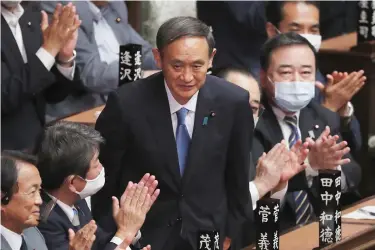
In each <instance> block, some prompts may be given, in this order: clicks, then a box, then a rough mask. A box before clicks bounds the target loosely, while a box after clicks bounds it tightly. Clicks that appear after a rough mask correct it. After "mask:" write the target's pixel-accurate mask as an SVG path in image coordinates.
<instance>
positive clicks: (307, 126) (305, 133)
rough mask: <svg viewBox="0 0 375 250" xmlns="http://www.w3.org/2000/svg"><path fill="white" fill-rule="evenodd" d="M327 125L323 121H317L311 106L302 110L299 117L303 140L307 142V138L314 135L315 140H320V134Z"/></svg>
mask: <svg viewBox="0 0 375 250" xmlns="http://www.w3.org/2000/svg"><path fill="white" fill-rule="evenodd" d="M324 128H325V124H324V123H323V121H322V120H320V119H317V116H316V115H315V114H314V112H313V110H312V109H311V107H310V105H308V106H307V107H306V108H303V109H302V110H301V113H300V116H299V129H300V130H301V139H302V141H305V140H306V138H307V137H312V136H313V135H314V137H315V139H318V137H319V136H320V134H321V133H322V132H323V130H324Z"/></svg>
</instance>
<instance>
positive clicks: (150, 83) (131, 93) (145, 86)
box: [116, 72, 164, 99]
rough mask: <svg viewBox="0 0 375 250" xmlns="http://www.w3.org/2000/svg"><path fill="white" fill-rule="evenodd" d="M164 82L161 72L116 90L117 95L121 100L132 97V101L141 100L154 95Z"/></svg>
mask: <svg viewBox="0 0 375 250" xmlns="http://www.w3.org/2000/svg"><path fill="white" fill-rule="evenodd" d="M163 81H164V77H163V74H162V73H161V72H159V73H156V74H153V75H151V76H149V77H147V78H142V79H139V80H137V81H134V82H130V83H126V84H123V85H122V86H120V87H119V88H118V89H117V90H116V94H117V95H118V96H119V98H120V99H128V98H129V97H131V99H134V98H140V97H142V96H145V95H148V94H150V93H152V92H153V91H154V88H155V87H156V86H160V85H162V84H163ZM163 86H164V85H163Z"/></svg>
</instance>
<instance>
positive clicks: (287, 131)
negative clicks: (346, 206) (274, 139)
mask: <svg viewBox="0 0 375 250" xmlns="http://www.w3.org/2000/svg"><path fill="white" fill-rule="evenodd" d="M272 110H273V113H274V114H275V116H276V119H277V121H278V123H279V125H280V128H281V131H282V133H283V137H284V141H285V143H286V146H287V147H288V148H289V137H290V135H291V134H292V130H291V128H290V127H289V125H288V124H287V123H286V122H285V121H284V118H285V113H284V112H283V111H282V110H281V109H279V108H277V107H275V106H272ZM295 116H296V117H297V128H298V134H299V135H300V138H301V130H300V128H299V116H300V112H299V111H298V112H296V113H295ZM305 163H306V165H307V168H306V170H305V173H306V179H307V184H308V186H309V187H311V186H312V183H313V178H314V177H315V176H318V175H319V172H318V171H316V170H314V169H313V168H312V167H311V166H310V164H309V161H308V158H306V160H305ZM337 170H340V171H341V166H338V167H337ZM341 190H342V191H345V190H346V179H345V174H344V171H341Z"/></svg>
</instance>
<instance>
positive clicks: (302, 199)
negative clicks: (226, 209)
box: [253, 32, 361, 229]
mask: <svg viewBox="0 0 375 250" xmlns="http://www.w3.org/2000/svg"><path fill="white" fill-rule="evenodd" d="M261 66H262V71H261V76H260V77H261V86H262V90H263V93H264V95H263V100H262V102H263V105H264V107H265V110H264V112H263V114H262V116H261V117H260V119H259V121H258V125H257V127H256V128H255V131H254V135H255V140H254V144H253V157H254V162H256V161H257V160H258V159H259V158H260V157H261V155H262V154H263V152H268V151H269V150H270V149H271V148H273V147H274V145H276V144H277V143H278V142H280V141H281V140H284V141H285V143H286V144H287V145H288V147H289V148H293V146H294V145H295V144H296V143H297V142H298V140H302V141H306V142H307V143H308V146H309V153H308V156H307V159H306V162H305V163H306V164H307V168H306V170H305V171H303V172H301V173H300V174H298V175H296V176H295V177H293V178H292V179H291V180H290V181H289V183H288V192H287V194H286V197H285V200H286V202H285V205H284V207H283V210H282V215H281V216H280V218H281V229H286V228H289V227H292V226H295V225H301V224H304V223H307V222H309V221H310V220H312V219H313V218H315V216H316V213H317V212H318V207H317V205H318V202H317V200H316V197H317V195H318V190H317V175H318V171H319V170H321V169H338V170H341V171H342V172H341V174H342V191H343V195H342V196H345V193H348V192H351V191H353V190H355V189H356V188H357V186H358V184H359V182H360V179H361V169H360V167H359V165H358V164H357V163H356V162H355V161H354V160H353V158H352V157H351V155H350V154H349V151H350V149H349V148H348V147H347V142H345V141H342V139H341V138H342V137H341V135H340V133H339V128H340V126H339V125H340V124H339V122H338V119H337V117H336V116H337V114H335V113H333V112H331V111H330V110H328V109H326V108H324V107H322V106H321V105H319V104H318V103H317V102H315V101H314V100H312V99H313V97H314V91H315V84H314V83H315V73H316V72H315V71H316V61H315V49H314V47H313V46H312V45H311V44H310V43H309V42H308V41H307V40H306V39H305V38H303V37H301V36H300V35H298V34H296V33H295V32H289V33H285V34H280V35H277V36H275V37H273V38H271V39H270V40H268V41H267V42H266V43H265V45H264V46H263V48H262V56H261ZM330 134H333V136H331V135H330Z"/></svg>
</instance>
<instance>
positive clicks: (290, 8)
mask: <svg viewBox="0 0 375 250" xmlns="http://www.w3.org/2000/svg"><path fill="white" fill-rule="evenodd" d="M319 7H320V5H319V2H318V1H269V2H268V3H267V5H266V11H265V12H266V19H267V23H266V30H267V35H268V38H271V37H273V36H275V35H277V34H281V33H286V32H295V33H298V34H300V35H301V36H303V37H304V38H306V39H307V40H308V41H309V43H310V44H311V45H312V46H313V47H314V49H315V51H316V52H318V51H319V49H320V47H321V44H322V36H321V35H320V23H319V16H320V10H319ZM365 80H366V77H365V76H364V71H363V70H359V71H358V72H356V71H354V72H351V73H350V74H348V73H340V72H332V74H328V75H327V76H326V77H324V76H323V75H322V74H321V73H320V71H319V70H318V69H317V71H316V81H317V82H316V87H317V88H316V90H315V99H316V100H317V101H318V102H320V103H321V104H322V105H323V106H324V107H325V108H327V109H329V110H331V111H333V112H336V113H338V114H339V117H340V120H341V128H340V132H341V133H342V136H343V138H344V139H345V140H346V141H347V142H348V143H349V146H350V148H351V151H352V152H357V151H358V150H360V148H361V145H362V137H361V131H360V126H359V123H358V120H357V118H356V117H355V116H354V108H353V105H352V104H351V102H350V100H351V99H352V97H353V96H354V95H355V94H356V93H357V92H358V91H359V90H360V89H361V88H362V87H363V85H364V84H365Z"/></svg>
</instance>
